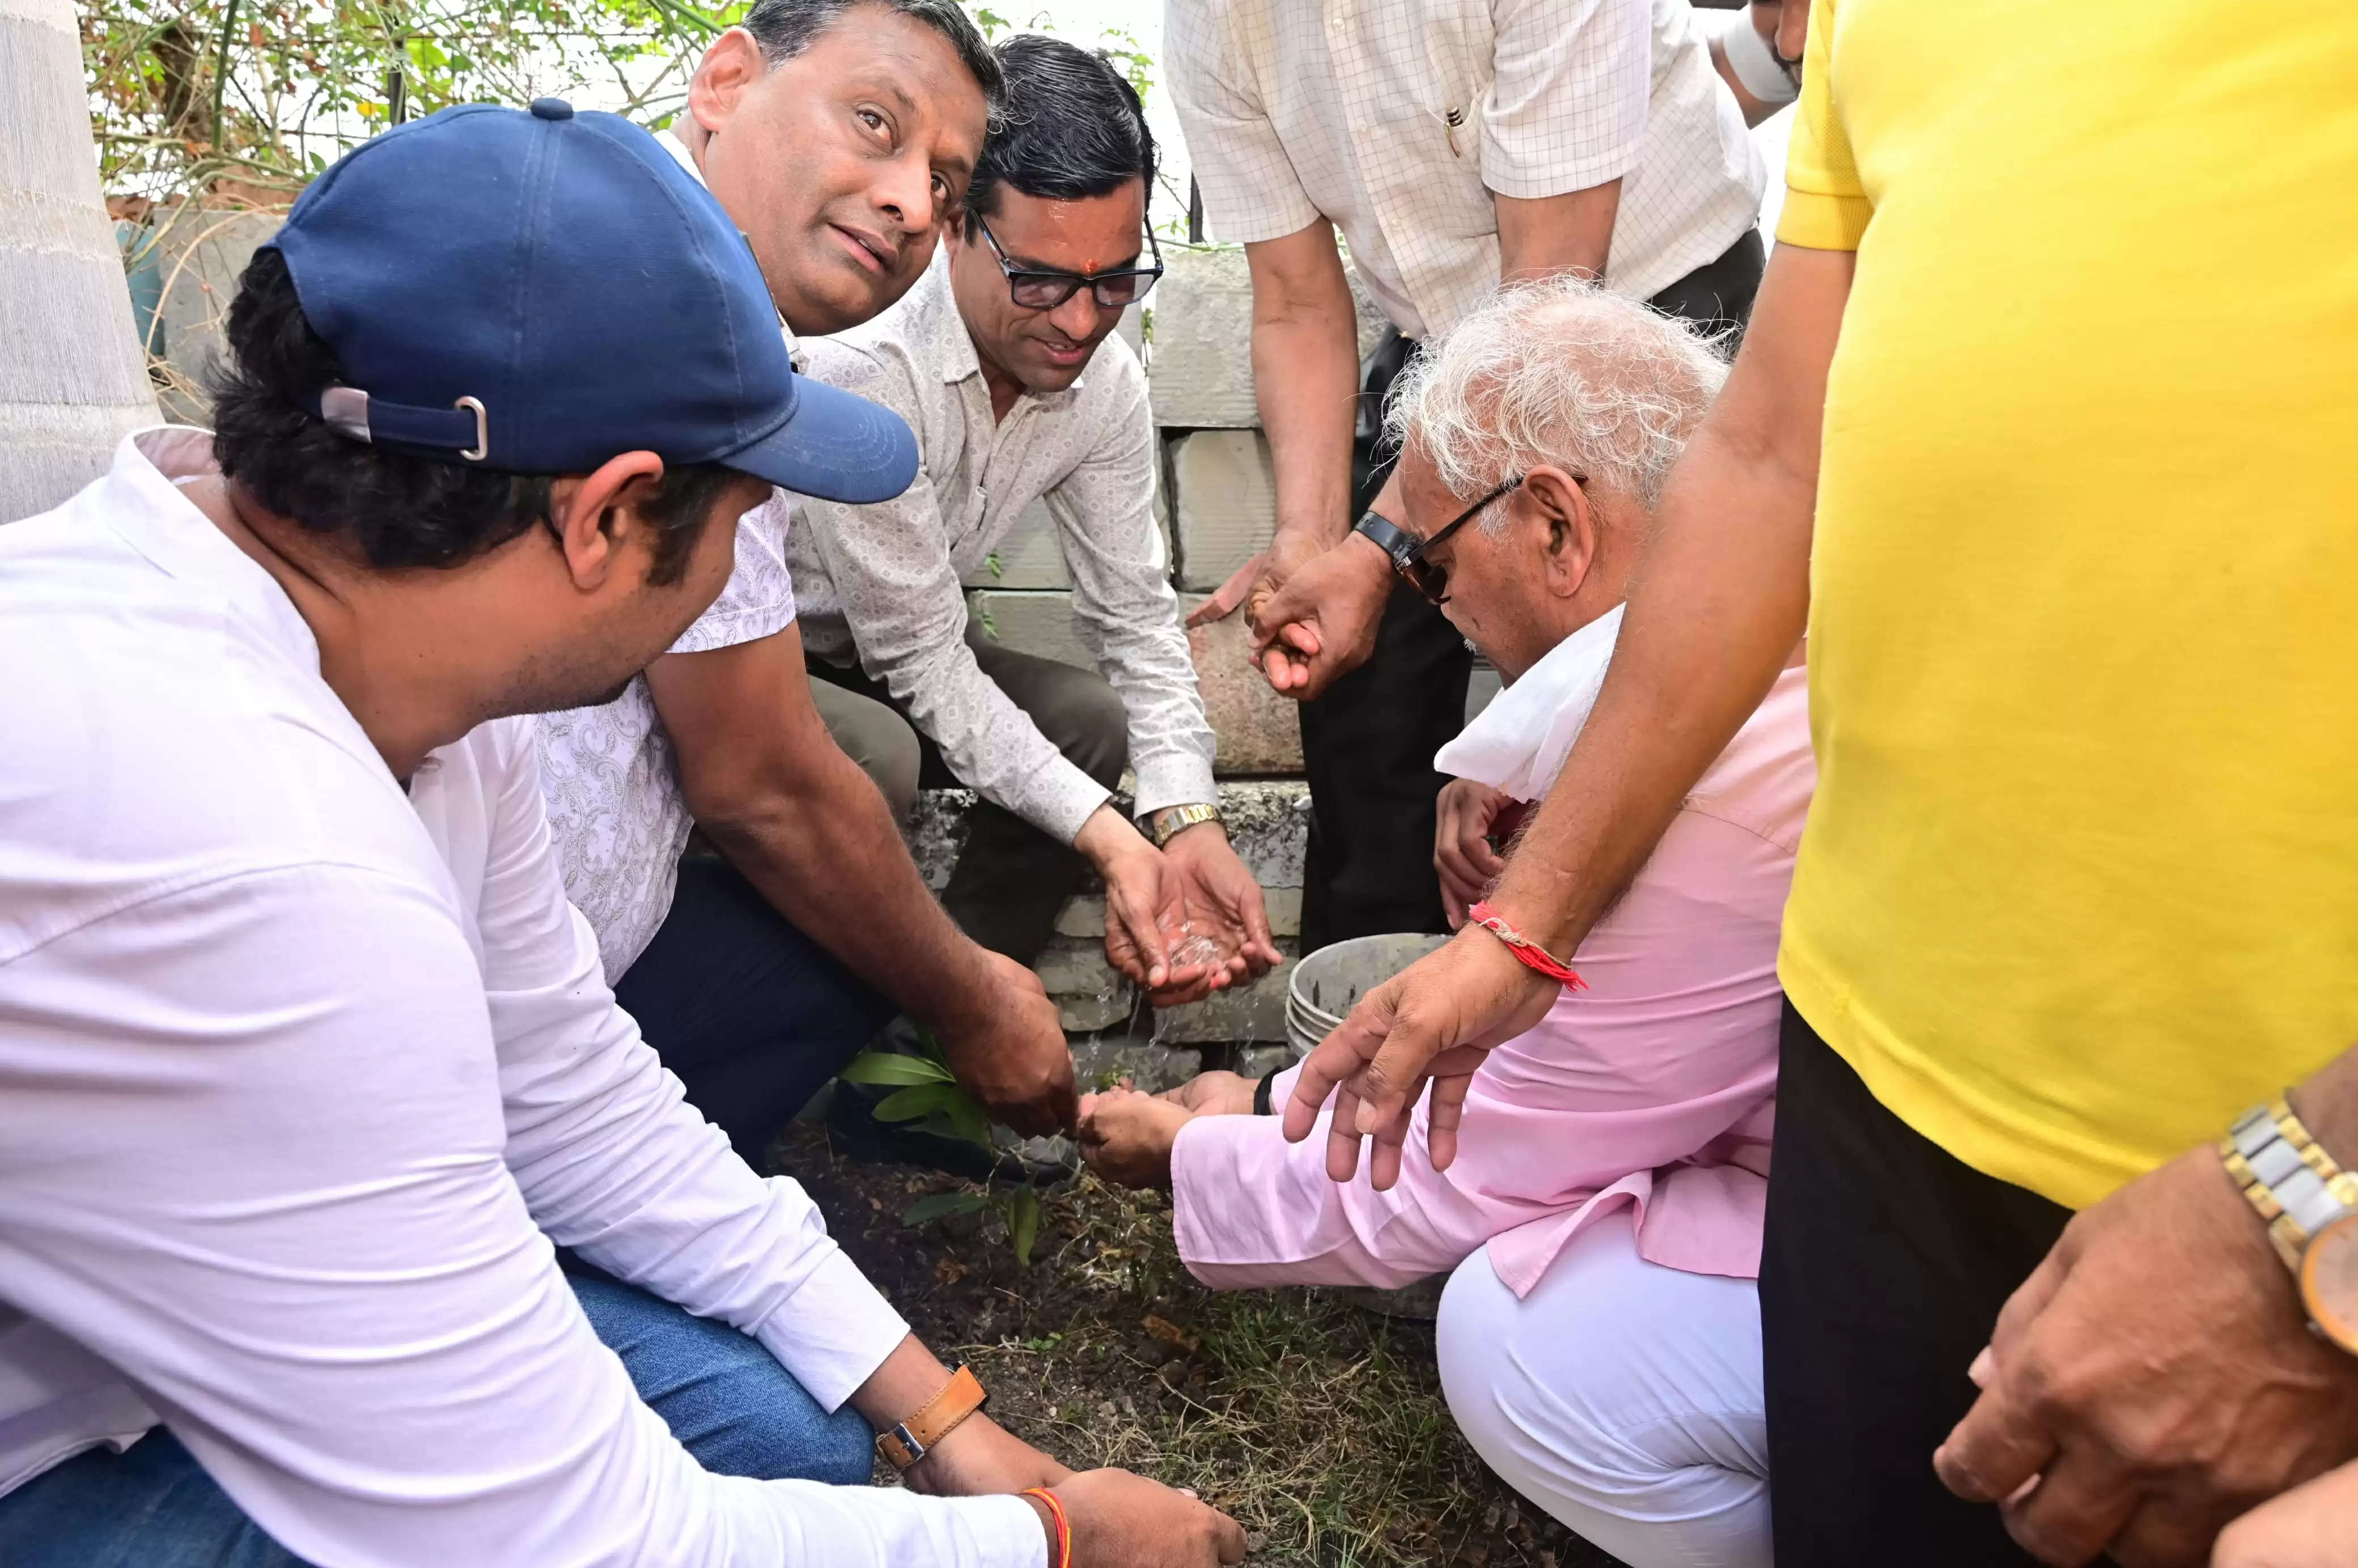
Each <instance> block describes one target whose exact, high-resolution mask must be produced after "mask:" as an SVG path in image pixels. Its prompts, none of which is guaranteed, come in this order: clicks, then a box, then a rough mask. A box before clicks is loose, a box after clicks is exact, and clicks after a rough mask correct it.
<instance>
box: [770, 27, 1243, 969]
mask: <svg viewBox="0 0 2358 1568" xmlns="http://www.w3.org/2000/svg"><path fill="white" fill-rule="evenodd" d="M997 52H998V55H999V59H1000V65H1001V71H1002V73H1003V74H1004V76H1005V79H1006V104H1007V107H1006V111H1005V128H1004V129H1003V130H1001V132H999V133H998V134H996V135H993V136H992V137H991V138H990V140H989V141H988V142H987V143H986V144H985V146H984V148H983V153H982V157H981V160H980V162H979V164H978V165H977V167H976V169H975V175H974V180H973V184H972V186H971V188H970V191H969V196H968V206H967V210H966V215H965V222H964V223H963V225H962V226H961V227H960V229H959V230H958V231H957V232H956V233H954V234H953V235H951V236H949V237H947V238H946V240H945V243H944V245H943V254H942V255H941V256H940V257H939V258H937V259H936V262H935V264H934V266H933V269H932V271H931V272H930V273H928V274H927V276H925V279H924V280H923V281H921V282H920V283H919V284H918V285H917V286H916V287H914V288H913V289H912V290H911V291H910V293H909V295H908V297H906V298H905V299H903V301H902V302H901V303H900V304H899V305H898V306H896V307H894V308H892V310H890V311H888V312H886V313H885V314H883V315H882V316H880V317H878V318H877V319H875V320H874V321H872V322H871V323H869V324H868V325H867V326H865V327H861V328H857V329H854V330H851V331H849V332H846V333H844V334H842V335H841V336H839V337H838V338H836V339H833V340H830V341H825V342H815V343H812V344H811V345H809V350H810V352H809V365H810V369H811V372H812V373H814V374H815V375H817V376H818V377H819V378H820V379H821V380H824V381H828V382H832V383H833V384H836V385H838V386H840V387H845V388H856V389H859V390H860V393H861V394H862V395H865V396H868V397H871V398H873V399H874V400H876V401H877V402H880V403H882V404H883V405H885V406H888V407H890V408H892V409H893V410H895V411H896V412H898V413H900V414H901V415H902V416H903V417H904V418H906V419H907V420H908V421H909V423H910V425H911V427H913V428H914V429H915V430H916V432H917V440H918V445H919V447H920V449H921V451H922V456H923V467H922V469H921V470H920V472H919V474H918V477H917V481H916V483H914V485H912V486H911V487H910V488H909V490H908V491H907V492H906V493H905V494H903V495H902V496H901V497H900V498H899V499H898V500H897V501H894V502H892V503H885V504H880V505H874V506H841V505H814V506H812V507H811V508H810V509H809V510H808V513H807V515H806V524H805V525H804V526H802V527H799V528H797V529H796V530H795V533H794V535H792V537H791V541H790V545H789V552H790V553H789V559H790V562H791V565H792V567H793V569H794V575H795V602H796V606H797V609H798V611H799V613H800V617H801V621H802V625H803V637H804V645H805V647H806V649H807V650H808V653H809V655H810V668H811V673H812V674H813V675H814V676H817V677H818V678H820V679H823V680H826V681H829V682H832V683H835V684H837V685H838V686H842V687H850V688H853V689H856V690H859V691H861V692H863V693H866V694H869V695H871V696H874V697H878V698H880V699H881V700H882V702H884V703H887V704H889V705H890V706H891V708H892V710H893V711H894V712H895V713H897V714H898V715H900V716H901V718H902V719H904V720H905V721H906V722H907V724H908V725H910V726H911V727H913V728H914V730H915V731H916V733H917V734H918V735H919V736H920V737H922V738H923V743H924V752H925V763H924V773H923V775H922V776H924V777H925V779H926V781H927V782H929V783H936V784H963V785H965V786H967V787H968V788H971V789H973V790H974V791H976V792H977V793H978V794H979V795H981V797H982V803H981V805H979V806H978V807H977V810H976V812H975V815H974V816H973V818H972V820H971V824H970V830H969V833H968V838H967V843H966V847H965V849H964V851H963V852H962V853H961V855H960V856H959V859H958V863H957V869H956V870H955V871H954V872H953V873H952V875H951V878H950V881H949V885H948V886H947V888H946V890H945V891H944V892H943V895H942V902H943V903H944V904H945V905H946V907H947V908H948V910H949V912H950V914H952V916H953V917H955V918H956V919H957V921H958V923H959V924H960V925H963V926H964V927H965V928H966V930H967V931H968V933H969V934H971V935H973V936H974V937H975V938H976V940H978V941H979V942H981V943H982V944H983V945H984V946H988V947H990V948H992V949H994V950H996V951H998V952H1001V953H1003V954H1006V955H1009V956H1010V957H1014V958H1017V959H1019V960H1021V961H1024V962H1029V961H1030V960H1031V959H1033V957H1037V955H1038V954H1039V952H1040V950H1041V949H1042V948H1043V947H1044V946H1046V945H1047V941H1048V937H1049V935H1050V934H1051V933H1052V931H1053V930H1054V928H1055V918H1056V912H1057V909H1058V908H1059V906H1060V905H1062V903H1064V901H1065V898H1066V897H1067V896H1068V895H1069V894H1070V893H1071V892H1073V891H1074V890H1075V889H1076V887H1077V886H1078V885H1079V882H1080V880H1081V878H1082V876H1083V874H1084V873H1085V871H1086V870H1087V868H1088V867H1089V866H1092V865H1094V866H1095V868H1096V869H1097V871H1098V873H1099V875H1100V876H1102V877H1103V879H1104V881H1105V884H1106V951H1107V955H1108V957H1109V958H1111V959H1112V961H1113V962H1114V964H1115V965H1116V967H1118V968H1120V969H1121V970H1122V972H1124V973H1125V974H1127V975H1129V976H1130V979H1132V980H1133V981H1135V982H1136V983H1138V984H1139V985H1141V986H1142V987H1145V988H1146V989H1148V990H1149V991H1150V992H1152V994H1153V997H1154V1000H1156V1002H1157V1003H1158V1004H1163V1005H1168V1004H1171V1003H1174V1002H1178V1001H1185V1000H1196V999H1197V998H1200V997H1201V996H1203V995H1206V994H1207V993H1208V992H1209V991H1211V990H1214V989H1219V988H1222V987H1225V986H1228V985H1229V984H1232V983H1237V982H1240V981H1242V980H1244V979H1249V978H1250V977H1251V976H1254V975H1258V974H1260V973H1262V972H1264V971H1265V970H1266V969H1267V968H1269V967H1270V966H1271V964H1273V963H1275V962H1276V961H1277V958H1278V954H1277V951H1276V948H1275V947H1274V946H1272V945H1271V941H1270V936H1269V922H1268V917H1267V915H1266V914H1265V912H1264V910H1263V907H1262V901H1261V892H1260V887H1259V886H1258V885H1257V884H1256V883H1255V882H1254V881H1253V879H1252V875H1251V873H1250V872H1249V871H1247V870H1246V869H1245V866H1244V863H1243V862H1242V861H1241V860H1238V858H1237V855H1236V852H1235V850H1234V849H1231V848H1230V847H1229V845H1228V838H1227V835H1226V833H1225V831H1224V830H1223V828H1222V827H1221V824H1220V820H1219V814H1218V811H1217V806H1216V798H1217V797H1216V795H1215V794H1214V791H1213V787H1212V755H1213V737H1212V730H1211V726H1210V724H1209V723H1208V722H1206V719H1205V716H1204V706H1203V701H1202V698H1201V697H1200V696H1199V695H1198V693H1197V691H1196V689H1195V666H1194V665H1193V664H1192V663H1191V662H1190V661H1189V659H1188V654H1187V642H1186V636H1185V633H1184V632H1183V631H1182V630H1181V628H1180V624H1179V613H1178V600H1177V597H1176V595H1175V594H1174V593H1173V591H1172V589H1171V584H1170V580H1169V561H1168V559H1167V557H1166V555H1165V552H1164V549H1163V540H1162V535H1161V533H1160V531H1159V530H1158V529H1157V527H1156V524H1155V521H1154V516H1153V512H1152V501H1153V492H1154V428H1153V419H1152V416H1151V415H1150V413H1149V412H1148V409H1147V403H1146V378H1145V376H1144V374H1143V373H1141V370H1140V368H1139V364H1138V361H1137V358H1136V357H1135V356H1134V355H1133V354H1132V353H1131V352H1130V348H1129V345H1127V344H1126V343H1123V342H1121V341H1119V340H1116V339H1115V338H1113V336H1112V333H1113V330H1114V328H1115V326H1116V324H1117V323H1118V322H1119V321H1120V317H1121V312H1122V311H1123V309H1124V308H1127V307H1129V306H1130V305H1131V304H1133V303H1135V302H1137V301H1138V300H1139V299H1140V298H1141V297H1144V295H1145V294H1146V292H1147V290H1148V289H1149V288H1150V287H1152V285H1153V283H1154V280H1155V278H1156V277H1158V276H1161V273H1162V270H1163V268H1162V261H1161V257H1160V255H1159V254H1158V252H1157V251H1156V249H1155V247H1154V243H1153V240H1152V235H1150V234H1149V233H1148V232H1146V228H1145V217H1146V203H1147V193H1148V191H1149V189H1151V187H1152V180H1153V177H1154V140H1153V137H1152V135H1150V134H1149V132H1148V130H1147V128H1146V120H1145V116H1144V114H1142V113H1141V109H1140V106H1139V101H1138V94H1137V93H1136V92H1134V91H1133V90H1132V89H1131V88H1130V84H1129V83H1128V82H1127V81H1123V80H1122V79H1121V77H1120V74H1119V73H1117V72H1116V71H1115V70H1114V69H1113V68H1112V67H1111V66H1110V65H1109V64H1108V63H1107V62H1106V61H1105V60H1103V59H1099V58H1098V57H1097V56H1095V55H1092V54H1089V53H1087V52H1086V51H1084V50H1081V49H1075V48H1074V47H1072V46H1071V45H1069V44H1065V43H1060V42H1058V41H1056V40H1055V39H1053V38H1043V37H1038V36H1022V37H1017V38H1010V39H1008V40H1007V41H1006V42H1004V43H1002V44H1001V45H1000V46H999V49H998V51H997ZM1035 501H1044V502H1045V503H1046V506H1047V511H1048V514H1049V516H1050V517H1051V518H1052V519H1053V520H1054V523H1055V528H1056V535H1057V541H1058V544H1059V546H1061V548H1062V550H1063V553H1064V557H1065V565H1066V567H1067V568H1069V569H1070V571H1071V573H1072V577H1073V590H1074V591H1073V607H1074V620H1075V625H1076V631H1077V633H1078V634H1079V637H1080V640H1081V642H1082V643H1083V644H1084V645H1085V646H1086V647H1087V649H1088V651H1089V653H1090V654H1091V655H1092V656H1093V657H1094V658H1095V660H1096V663H1097V665H1098V671H1099V672H1101V674H1092V673H1090V672H1089V671H1087V670H1083V669H1079V668H1077V667H1075V666H1072V665H1062V664H1058V663H1055V662H1054V661H1052V660H1048V659H1044V658H1037V657H1033V656H1032V655H1029V654H1021V653H1017V652H1015V651H1013V650H1011V649H1009V648H1005V647H1001V646H1000V645H999V644H998V643H996V642H995V641H993V640H992V639H991V638H990V636H989V635H987V634H986V633H985V631H984V629H983V628H980V627H977V626H975V625H973V624H971V623H970V622H969V621H968V614H967V607H966V601H965V599H964V596H963V594H962V593H961V590H960V588H959V579H961V578H962V577H963V576H965V575H966V574H968V573H969V572H972V571H975V570H978V569H980V568H982V567H983V566H984V563H985V562H986V561H987V560H988V559H989V558H990V556H991V554H992V552H993V551H994V550H996V549H997V548H998V547H999V546H1000V545H1001V542H1002V541H1003V540H1005V539H1006V538H1007V537H1008V535H1009V534H1010V533H1011V530H1012V529H1013V528H1014V526H1015V524H1016V523H1017V521H1018V519H1019V518H1020V517H1021V516H1022V514H1023V513H1024V511H1025V510H1026V509H1027V508H1029V507H1030V506H1031V505H1032V504H1033V503H1034V502H1035ZM855 661H856V662H855ZM871 711H872V710H871ZM839 738H840V737H839ZM850 749H852V750H854V751H857V750H859V749H860V745H859V744H851V745H850ZM1125 763H1126V764H1127V765H1128V766H1130V768H1132V769H1134V770H1135V771H1136V773H1137V786H1136V795H1135V798H1134V800H1133V803H1132V811H1133V812H1134V813H1135V816H1136V822H1135V823H1134V824H1133V822H1132V820H1131V819H1130V817H1129V816H1124V815H1123V814H1122V813H1121V812H1120V810H1118V809H1117V808H1116V807H1115V806H1113V805H1112V804H1111V797H1112V792H1113V789H1114V787H1115V785H1116V784H1117V783H1118V781H1119V780H1120V776H1121V772H1122V769H1123V767H1124V765H1125ZM1195 938H1207V939H1208V944H1209V945H1208V946H1206V943H1205V942H1202V941H1196V940H1194V939H1195Z"/></svg>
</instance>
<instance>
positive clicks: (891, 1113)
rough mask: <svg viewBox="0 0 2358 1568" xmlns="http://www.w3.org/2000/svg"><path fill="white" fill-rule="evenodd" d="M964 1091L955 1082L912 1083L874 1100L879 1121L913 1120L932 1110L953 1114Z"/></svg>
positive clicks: (964, 1093) (964, 1095) (964, 1094)
mask: <svg viewBox="0 0 2358 1568" xmlns="http://www.w3.org/2000/svg"><path fill="white" fill-rule="evenodd" d="M964 1098H966V1091H965V1090H964V1089H962V1088H960V1087H957V1085H956V1084H914V1085H912V1086H911V1087H908V1088H905V1089H894V1090H893V1091H892V1093H891V1094H889V1095H886V1096H885V1097H884V1098H882V1099H881V1100H879V1101H877V1102H876V1119H877V1120H879V1121H914V1120H916V1119H917V1118H919V1117H921V1116H925V1115H927V1114H928V1113H930V1112H933V1111H936V1110H939V1111H947V1112H952V1113H953V1114H955V1111H954V1108H955V1107H956V1106H957V1102H958V1101H959V1100H961V1099H964Z"/></svg>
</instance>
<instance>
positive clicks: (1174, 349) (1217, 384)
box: [1147, 245, 1385, 430]
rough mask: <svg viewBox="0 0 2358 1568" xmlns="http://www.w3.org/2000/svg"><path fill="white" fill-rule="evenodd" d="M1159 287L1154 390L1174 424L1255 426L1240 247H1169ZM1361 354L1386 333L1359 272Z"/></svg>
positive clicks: (1158, 412)
mask: <svg viewBox="0 0 2358 1568" xmlns="http://www.w3.org/2000/svg"><path fill="white" fill-rule="evenodd" d="M1345 267H1346V272H1347V274H1349V276H1350V277H1351V293H1352V299H1353V304H1354V305H1355V307H1356V309H1357V327H1358V346H1359V357H1360V358H1362V359H1365V358H1366V357H1367V355H1368V351H1369V350H1370V349H1372V348H1374V347H1375V345H1376V341H1377V340H1378V339H1379V338H1380V337H1381V336H1382V335H1383V330H1384V326H1385V320H1384V314H1383V312H1382V311H1381V310H1379V309H1378V308H1376V304H1375V301H1374V299H1373V298H1372V297H1369V295H1368V292H1367V289H1366V287H1365V286H1364V285H1362V284H1361V283H1360V282H1359V280H1358V278H1357V275H1356V274H1350V273H1349V264H1348V262H1346V264H1345ZM1147 395H1148V396H1149V397H1150V399H1151V400H1152V402H1153V405H1154V422H1155V423H1156V424H1158V425H1162V426H1164V427H1177V428H1194V429H1234V430H1242V429H1249V428H1251V427H1253V426H1255V425H1258V424H1260V409H1259V408H1258V407H1257V406H1255V404H1254V402H1253V377H1252V277H1251V275H1250V274H1249V272H1248V271H1247V269H1246V265H1245V253H1244V251H1243V249H1242V247H1240V246H1234V245H1210V246H1201V247H1195V246H1184V245H1171V246H1166V247H1165V248H1164V250H1163V281H1162V283H1160V284H1159V285H1157V286H1156V287H1155V290H1154V336H1153V343H1152V353H1151V355H1150V356H1149V358H1148V361H1147Z"/></svg>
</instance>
